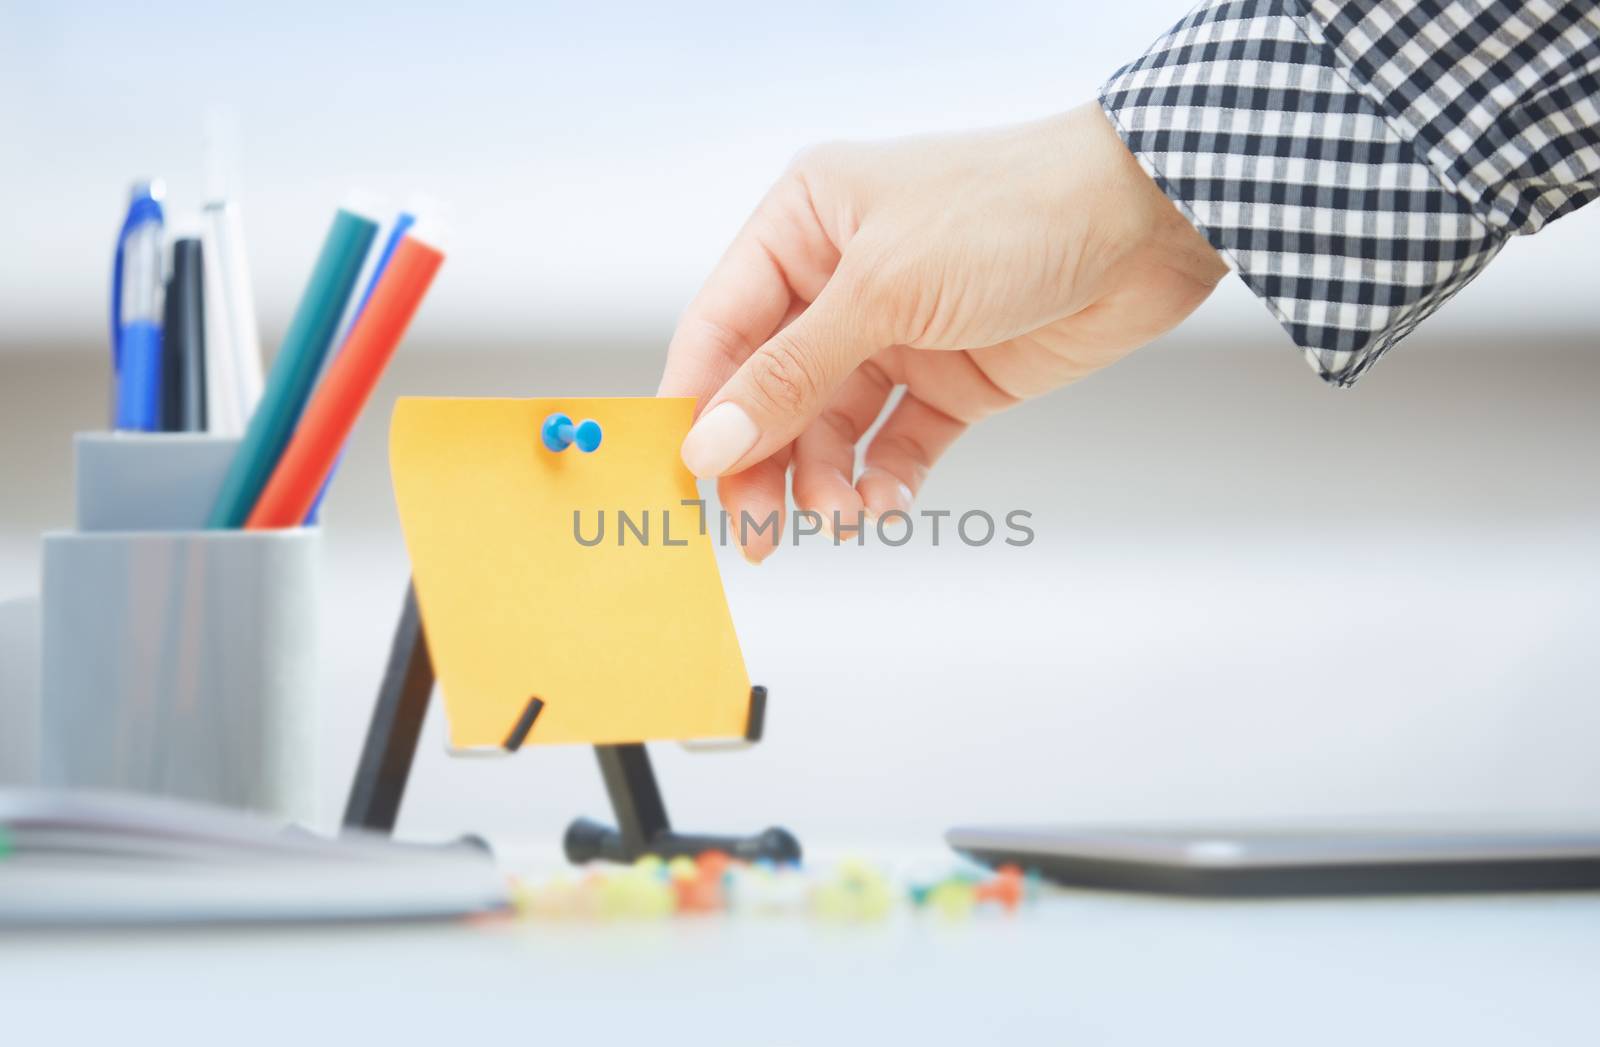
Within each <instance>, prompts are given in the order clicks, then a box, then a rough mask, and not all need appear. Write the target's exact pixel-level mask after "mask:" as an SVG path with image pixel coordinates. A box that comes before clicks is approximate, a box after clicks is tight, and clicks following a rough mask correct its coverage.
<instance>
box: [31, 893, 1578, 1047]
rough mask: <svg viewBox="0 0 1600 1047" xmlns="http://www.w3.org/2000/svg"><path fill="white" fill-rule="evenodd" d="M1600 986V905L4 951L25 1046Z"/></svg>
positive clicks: (1521, 997) (593, 929) (1502, 999)
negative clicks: (82, 1041) (95, 1039)
mask: <svg viewBox="0 0 1600 1047" xmlns="http://www.w3.org/2000/svg"><path fill="white" fill-rule="evenodd" d="M1597 985H1600V894H1550V895H1501V896H1484V897H1464V896H1463V897H1453V898H1411V899H1370V900H1358V901H1357V900H1297V901H1270V902H1238V901H1233V902H1213V901H1187V900H1173V899H1161V898H1149V897H1132V896H1119V895H1115V894H1108V893H1100V892H1070V893H1068V892H1061V893H1054V892H1053V893H1052V896H1051V897H1048V898H1046V899H1045V900H1042V901H1041V902H1039V903H1038V904H1037V905H1035V906H1034V907H1032V908H1031V909H1029V910H1026V911H1024V912H1023V913H1021V914H1019V915H1017V916H1016V917H1013V918H1007V917H1004V916H1000V915H998V914H990V915H988V916H976V917H974V918H973V919H971V920H969V921H966V922H960V923H946V922H942V921H940V920H939V919H937V918H930V917H929V916H928V915H918V916H913V915H911V914H897V915H896V916H895V917H894V918H892V919H890V920H888V921H886V922H884V923H881V924H877V925H867V926H831V925H826V924H821V923H817V922H813V921H810V920H806V919H801V918H798V917H794V918H761V917H740V918H731V917H722V916H716V917H710V916H708V917H703V918H692V919H679V920H675V921H671V922H666V923H658V924H612V925H599V924H553V923H539V922H524V921H516V920H503V921H494V922H487V923H479V924H455V923H441V924H414V925H383V926H364V927H355V926H347V927H299V928H270V929H264V930H241V929H204V930H191V931H140V932H122V933H115V934H112V933H99V932H94V933H90V932H74V933H60V932H56V933H48V934H47V933H36V932H30V933H26V934H15V933H12V934H3V935H0V1000H3V1001H5V1002H4V1006H3V1007H0V1020H3V1022H4V1029H5V1030H6V1034H5V1035H4V1037H3V1039H4V1040H5V1041H6V1042H16V1043H19V1044H20V1043H44V1042H52V1043H53V1042H78V1037H79V1036H83V1037H85V1038H87V1037H88V1036H89V1035H90V1034H96V1035H97V1036H98V1035H103V1036H105V1037H106V1039H105V1042H113V1043H118V1044H126V1043H130V1042H133V1043H143V1042H148V1041H159V1042H164V1043H167V1042H172V1043H181V1042H191V1037H192V1038H193V1040H192V1042H206V1043H219V1042H226V1043H229V1044H234V1043H241V1042H243V1043H256V1042H262V1043H296V1042H298V1043H303V1044H311V1043H332V1042H336V1041H335V1039H334V1036H335V1035H336V1034H340V1035H350V1036H355V1037H357V1039H354V1040H352V1041H350V1042H356V1043H379V1042H381V1043H395V1042H403V1043H411V1042H427V1043H434V1044H443V1043H461V1042H463V1040H462V1037H464V1036H467V1035H472V1036H483V1037H486V1038H492V1039H493V1040H500V1039H505V1040H513V1039H515V1040H524V1041H527V1042H536V1043H548V1044H556V1043H578V1042H593V1043H602V1044H609V1043H626V1044H636V1045H653V1044H661V1043H673V1044H676V1043H693V1044H722V1043H729V1044H744V1045H767V1044H771V1045H781V1044H837V1043H876V1042H882V1043H962V1044H982V1043H994V1042H999V1041H1000V1040H1001V1038H1002V1037H1014V1040H1013V1042H1017V1043H1040V1042H1052V1043H1075V1044H1095V1045H1099V1044H1161V1045H1167V1044H1175V1043H1183V1044H1212V1043H1217V1044H1255V1043H1261V1044H1274V1045H1279V1044H1290V1043H1292V1044H1296V1045H1306V1044H1338V1045H1340V1047H1347V1045H1350V1044H1357V1043H1371V1044H1388V1043H1396V1044H1399V1043H1408V1044H1424V1043H1450V1044H1478V1043H1483V1044H1495V1045H1497V1047H1501V1045H1505V1044H1516V1045H1518V1047H1525V1045H1530V1044H1542V1043H1562V1044H1568V1043H1576V1042H1586V1041H1589V1040H1592V1038H1593V1037H1594V1035H1595V1031H1596V1028H1597V1018H1600V991H1597V988H1596V986H1597ZM33 1032H39V1033H45V1032H48V1033H50V1034H51V1035H49V1036H48V1037H42V1036H29V1035H26V1034H27V1033H33ZM380 1033H381V1039H380ZM13 1036H16V1037H17V1038H16V1039H15V1040H14V1041H13V1040H12V1037H13ZM580 1038H581V1039H580Z"/></svg>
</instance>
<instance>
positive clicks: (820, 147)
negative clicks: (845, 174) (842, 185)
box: [789, 142, 845, 177]
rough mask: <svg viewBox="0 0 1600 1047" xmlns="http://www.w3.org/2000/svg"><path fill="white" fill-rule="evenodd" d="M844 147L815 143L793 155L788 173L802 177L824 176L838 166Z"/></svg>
mask: <svg viewBox="0 0 1600 1047" xmlns="http://www.w3.org/2000/svg"><path fill="white" fill-rule="evenodd" d="M844 149H845V146H844V145H843V144H842V143H840V142H816V143H813V144H812V145H808V146H806V147H805V148H804V149H802V150H800V151H799V152H798V153H796V154H794V159H793V160H791V161H790V162H789V171H790V172H791V173H792V174H797V175H800V176H802V177H805V176H808V175H810V176H814V175H820V174H824V173H826V172H829V171H832V170H834V169H836V168H837V167H838V166H839V161H840V159H841V157H842V155H843V153H844Z"/></svg>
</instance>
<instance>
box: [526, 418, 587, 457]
mask: <svg viewBox="0 0 1600 1047" xmlns="http://www.w3.org/2000/svg"><path fill="white" fill-rule="evenodd" d="M601 435H602V434H601V432H600V423H599V422H597V421H595V420H594V419H593V418H585V419H584V420H583V421H581V422H579V423H578V424H577V425H573V424H572V419H571V418H568V417H567V416H566V415H564V414H561V413H560V412H557V413H555V414H553V415H551V416H550V417H549V418H546V419H545V420H544V425H542V426H540V427H539V439H541V440H542V441H544V445H545V447H546V448H547V449H549V450H551V451H555V452H557V453H560V452H561V451H565V450H566V449H567V448H569V447H571V446H572V445H574V444H576V445H577V447H578V450H580V451H582V452H583V453H584V454H588V453H589V452H591V451H593V450H595V449H596V448H597V447H599V446H600V438H601Z"/></svg>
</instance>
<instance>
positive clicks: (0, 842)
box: [0, 826, 11, 858]
mask: <svg viewBox="0 0 1600 1047" xmlns="http://www.w3.org/2000/svg"><path fill="white" fill-rule="evenodd" d="M10 853H11V834H10V833H8V832H6V831H5V828H4V827H3V826H0V858H4V857H5V856H6V855H8V854H10Z"/></svg>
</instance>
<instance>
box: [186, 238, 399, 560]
mask: <svg viewBox="0 0 1600 1047" xmlns="http://www.w3.org/2000/svg"><path fill="white" fill-rule="evenodd" d="M377 232H378V223H377V222H374V221H373V220H372V219H370V218H364V217H362V216H361V215H357V214H352V213H351V212H349V211H346V210H344V209H343V208H340V209H339V212H338V213H337V214H335V215H334V216H333V227H332V228H330V229H329V230H328V237H327V239H326V240H324V241H323V242H322V253H321V254H320V255H318V256H317V265H316V268H315V269H313V270H312V271H311V282H310V283H308V284H307V285H306V290H305V294H303V295H301V297H300V305H299V306H298V307H297V308H296V309H295V311H294V319H293V320H291V321H290V322H289V330H288V331H287V332H286V333H285V334H284V336H283V345H281V346H280V347H279V348H278V358H277V359H276V360H274V361H273V362H272V373H271V374H269V375H267V383H266V388H265V389H264V390H263V391H262V393H261V402H260V403H259V404H257V405H256V410H255V413H254V414H252V415H251V416H250V425H249V427H248V428H246V429H245V433H244V439H243V440H241V441H240V442H239V450H238V451H237V452H235V454H234V457H233V462H232V464H231V465H229V466H228V474H227V475H226V476H225V477H223V480H222V488H221V489H220V490H219V491H218V492H217V501H216V504H215V505H213V506H212V508H211V517H210V519H208V520H207V521H206V526H207V527H209V528H213V529H225V528H232V527H242V526H244V522H245V519H246V518H247V517H248V516H249V515H250V510H251V509H252V508H254V507H255V504H256V499H257V498H258V497H260V495H261V489H262V488H263V487H265V486H266V485H267V479H268V478H269V477H270V476H271V475H272V470H273V469H274V468H276V466H277V464H278V458H279V456H281V455H282V454H283V449H284V447H286V446H287V445H288V443H289V437H290V435H291V434H293V432H294V427H295V425H296V423H298V422H299V421H300V412H301V411H302V410H304V408H305V405H306V400H307V399H308V398H309V397H310V395H311V387H312V386H313V385H315V384H316V381H317V375H318V374H319V373H320V372H321V370H322V362H323V360H324V359H325V358H326V357H327V355H328V350H329V348H331V347H332V345H333V339H334V335H335V334H337V333H338V329H339V320H340V318H341V317H343V316H344V309H345V305H346V303H347V302H349V300H350V295H351V292H353V291H354V290H355V286H356V279H357V278H358V277H359V276H360V275H361V266H362V264H363V263H364V262H365V261H366V258H367V250H368V249H369V248H370V247H371V246H372V240H373V237H375V236H376V235H377Z"/></svg>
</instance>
